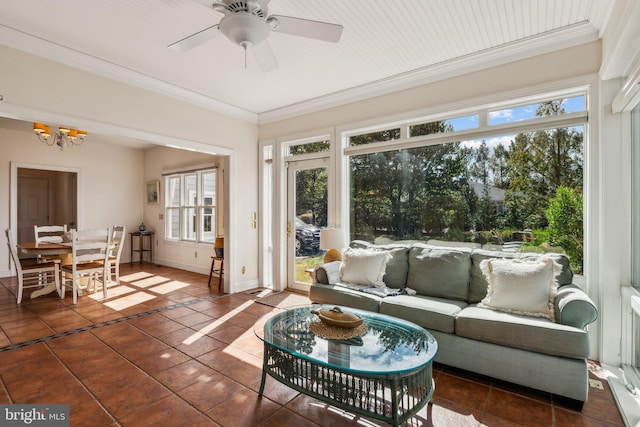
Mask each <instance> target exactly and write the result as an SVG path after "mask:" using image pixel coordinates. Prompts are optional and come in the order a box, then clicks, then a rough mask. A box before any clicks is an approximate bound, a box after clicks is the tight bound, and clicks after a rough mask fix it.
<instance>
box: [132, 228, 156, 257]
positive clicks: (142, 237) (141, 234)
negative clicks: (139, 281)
mask: <svg viewBox="0 0 640 427" xmlns="http://www.w3.org/2000/svg"><path fill="white" fill-rule="evenodd" d="M129 235H130V236H131V247H130V249H131V251H130V259H129V263H130V264H133V253H134V252H138V253H140V264H142V259H143V258H144V253H145V252H148V253H149V262H150V263H151V264H153V231H134V232H131V233H129ZM134 237H137V238H138V249H134V248H133V238H134ZM145 238H146V239H147V240H148V241H149V244H148V246H147V247H146V249H145V245H144V240H145Z"/></svg>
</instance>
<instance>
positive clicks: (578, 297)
mask: <svg viewBox="0 0 640 427" xmlns="http://www.w3.org/2000/svg"><path fill="white" fill-rule="evenodd" d="M555 310H556V322H558V323H561V324H563V325H569V326H574V327H576V328H580V329H584V328H585V327H586V326H587V325H588V324H589V323H591V322H593V321H595V320H596V319H597V318H598V308H597V307H596V305H595V304H594V303H593V301H591V298H589V296H588V295H587V294H586V293H585V292H584V291H583V290H582V289H580V288H579V287H578V286H576V285H565V286H561V287H560V288H558V295H557V296H556V299H555Z"/></svg>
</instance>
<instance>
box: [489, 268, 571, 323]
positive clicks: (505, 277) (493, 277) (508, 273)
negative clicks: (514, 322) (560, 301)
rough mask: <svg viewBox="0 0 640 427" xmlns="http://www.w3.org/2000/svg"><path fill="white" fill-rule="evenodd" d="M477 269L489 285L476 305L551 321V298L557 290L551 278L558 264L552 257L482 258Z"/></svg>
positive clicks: (553, 318)
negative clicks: (519, 258)
mask: <svg viewBox="0 0 640 427" xmlns="http://www.w3.org/2000/svg"><path fill="white" fill-rule="evenodd" d="M480 269H481V270H482V272H483V273H484V276H485V277H486V279H487V282H488V283H489V287H488V288H487V296H486V297H485V298H484V299H483V300H482V301H481V302H480V303H479V304H478V306H479V307H485V308H489V309H492V310H499V311H505V312H507V313H513V314H522V315H527V316H535V317H546V318H547V319H549V320H552V321H555V310H554V299H555V297H556V295H557V293H558V284H557V282H556V279H555V278H556V276H557V275H558V274H560V271H561V270H562V267H561V266H560V264H558V263H557V262H555V261H554V260H553V259H551V258H544V257H543V258H540V259H538V260H535V261H522V260H518V259H499V258H495V259H486V260H484V261H482V262H481V263H480Z"/></svg>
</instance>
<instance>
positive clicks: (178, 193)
mask: <svg viewBox="0 0 640 427" xmlns="http://www.w3.org/2000/svg"><path fill="white" fill-rule="evenodd" d="M164 188H165V192H166V194H165V201H166V202H165V203H166V206H165V217H166V220H165V228H166V229H165V238H166V239H167V240H183V241H190V242H204V243H213V242H214V240H215V236H216V229H215V226H216V221H215V218H216V215H215V214H216V170H215V169H206V170H199V171H193V172H188V173H181V174H171V175H168V176H166V177H165V186H164Z"/></svg>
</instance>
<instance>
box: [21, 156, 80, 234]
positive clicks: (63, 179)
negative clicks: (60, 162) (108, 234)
mask: <svg viewBox="0 0 640 427" xmlns="http://www.w3.org/2000/svg"><path fill="white" fill-rule="evenodd" d="M12 182H13V183H14V184H13V185H12V186H11V200H12V201H14V202H13V203H12V206H13V207H12V209H11V211H12V212H11V216H12V221H11V224H12V228H14V229H15V230H16V231H15V238H16V240H17V242H19V243H22V242H32V241H34V239H35V236H34V234H33V226H34V225H62V224H66V225H67V228H69V229H71V228H77V223H78V172H77V171H75V170H71V169H60V168H50V169H49V168H47V167H46V166H41V165H37V166H34V165H17V164H12Z"/></svg>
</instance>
